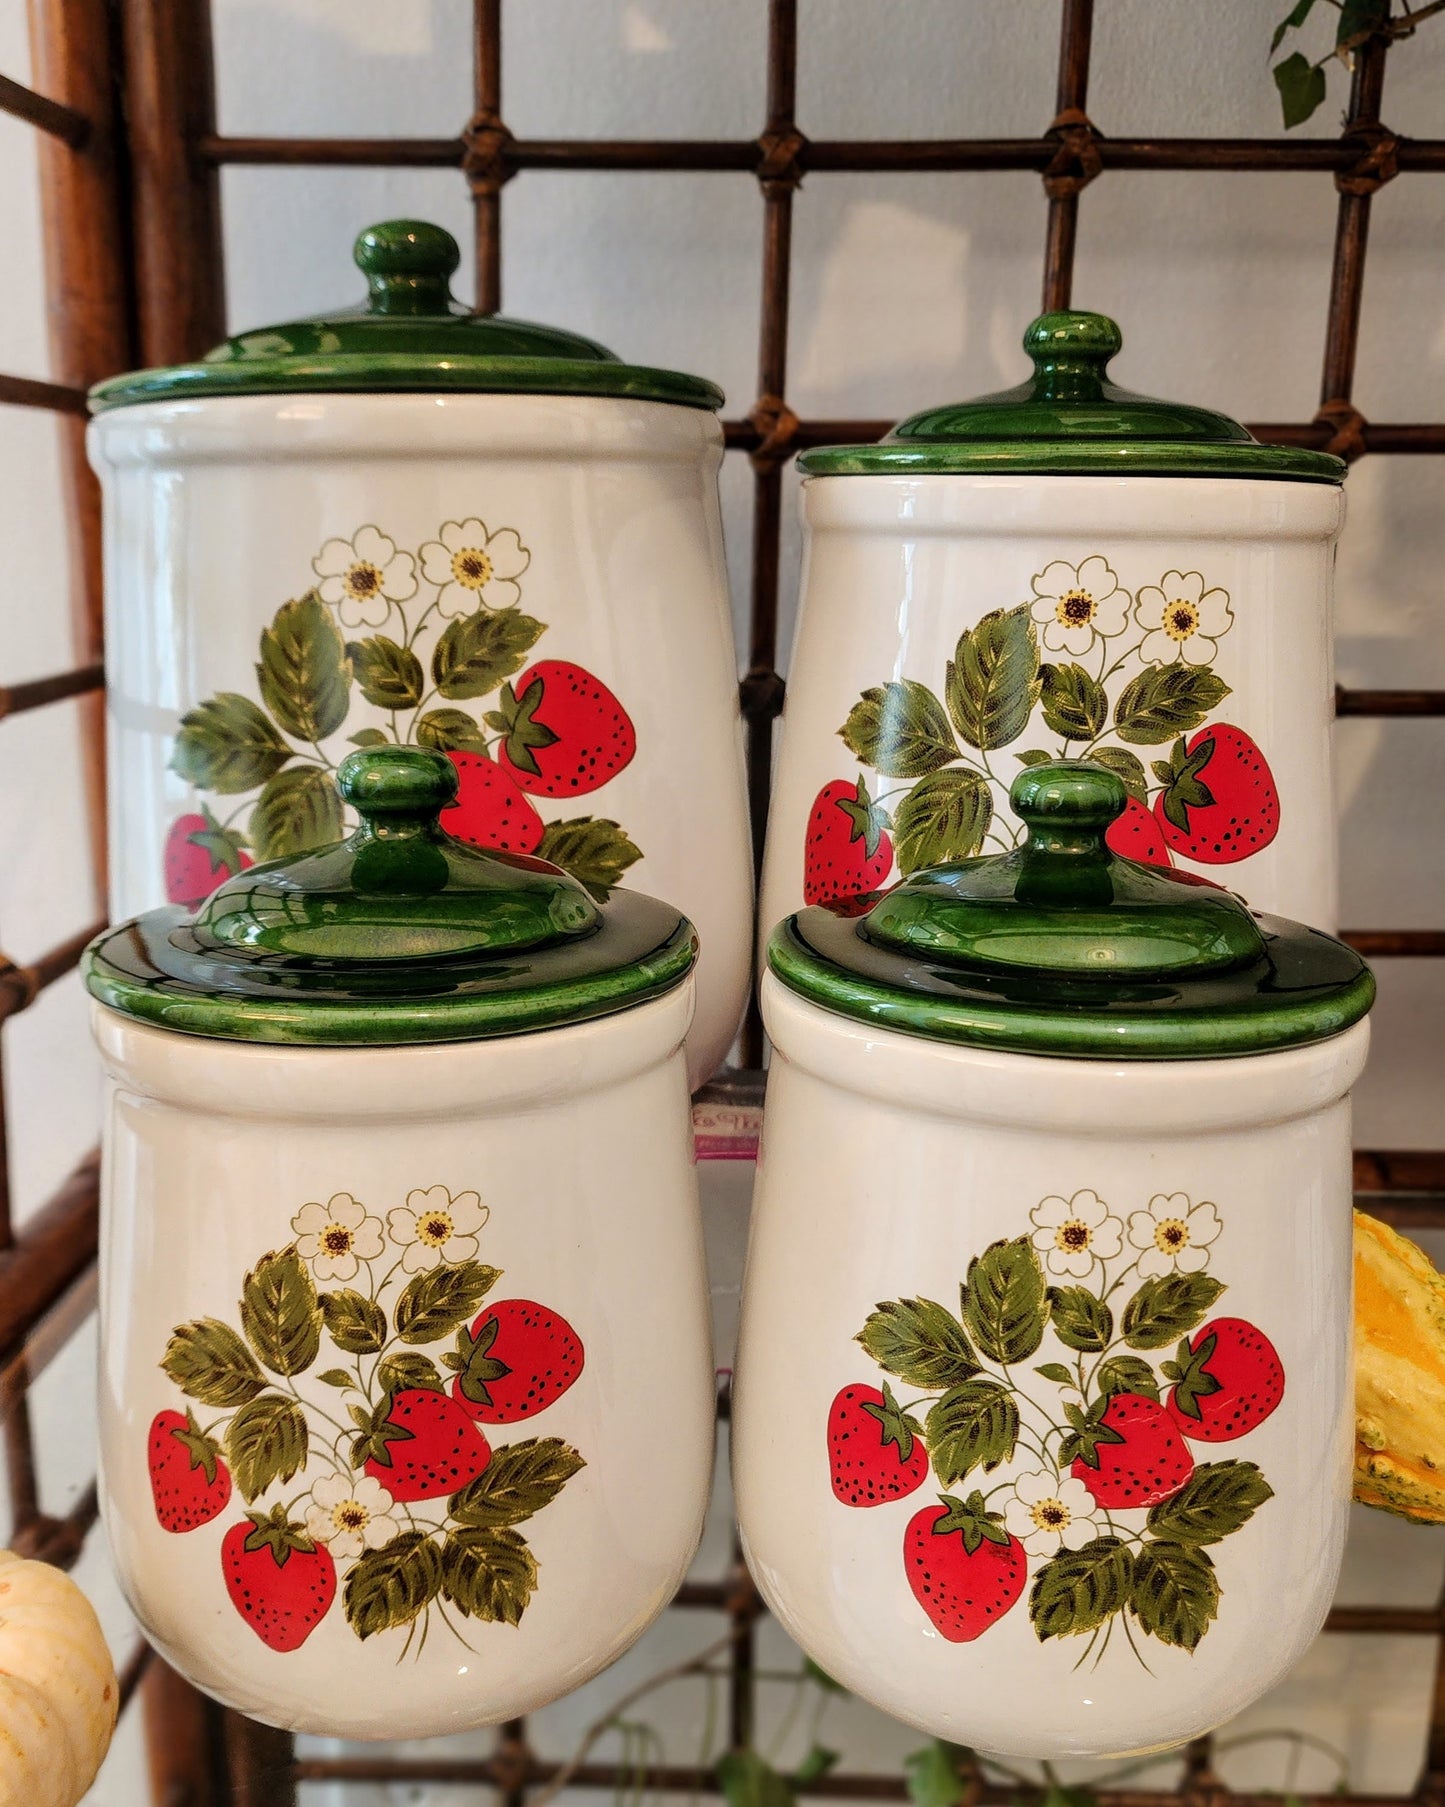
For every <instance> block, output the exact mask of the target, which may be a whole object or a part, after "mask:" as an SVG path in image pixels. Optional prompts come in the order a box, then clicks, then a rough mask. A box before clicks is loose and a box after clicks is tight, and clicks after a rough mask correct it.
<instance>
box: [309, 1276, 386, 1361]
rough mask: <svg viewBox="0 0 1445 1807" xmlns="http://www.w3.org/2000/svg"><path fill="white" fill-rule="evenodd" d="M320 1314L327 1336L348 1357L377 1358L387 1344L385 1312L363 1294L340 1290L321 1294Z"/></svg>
mask: <svg viewBox="0 0 1445 1807" xmlns="http://www.w3.org/2000/svg"><path fill="white" fill-rule="evenodd" d="M320 1303H321V1315H322V1317H323V1318H324V1319H325V1321H326V1330H327V1334H328V1335H329V1336H330V1338H331V1340H332V1342H333V1343H335V1345H336V1347H337V1348H338V1349H344V1350H345V1351H346V1353H347V1354H348V1355H376V1354H377V1353H378V1352H379V1351H380V1350H381V1349H382V1347H383V1346H384V1345H385V1343H386V1313H385V1312H384V1311H383V1310H382V1309H381V1307H380V1306H379V1305H378V1304H376V1303H375V1301H374V1300H372V1299H368V1298H367V1296H366V1295H365V1293H359V1292H353V1291H352V1290H351V1288H350V1287H343V1288H342V1290H341V1291H340V1292H334V1293H322V1295H321V1300H320Z"/></svg>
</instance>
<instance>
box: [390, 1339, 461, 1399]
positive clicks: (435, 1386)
mask: <svg viewBox="0 0 1445 1807" xmlns="http://www.w3.org/2000/svg"><path fill="white" fill-rule="evenodd" d="M376 1384H377V1386H378V1387H380V1388H381V1390H382V1392H383V1393H400V1392H401V1390H402V1389H403V1387H422V1388H424V1389H425V1390H426V1391H427V1392H428V1393H445V1392H446V1382H445V1381H444V1380H443V1379H442V1377H441V1372H440V1370H439V1369H438V1367H437V1365H436V1363H435V1362H433V1361H429V1360H428V1359H427V1357H426V1356H424V1355H413V1354H412V1353H411V1352H410V1351H409V1350H405V1349H399V1350H398V1351H397V1352H396V1354H395V1355H387V1356H383V1357H382V1359H381V1360H380V1361H379V1362H378V1363H377V1364H376Z"/></svg>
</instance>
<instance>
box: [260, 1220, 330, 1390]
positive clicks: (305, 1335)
mask: <svg viewBox="0 0 1445 1807" xmlns="http://www.w3.org/2000/svg"><path fill="white" fill-rule="evenodd" d="M241 1328H242V1330H244V1331H245V1333H246V1341H247V1342H248V1343H249V1344H250V1345H251V1347H252V1348H253V1349H254V1350H255V1351H256V1353H257V1355H259V1356H260V1358H261V1360H262V1361H263V1362H264V1363H265V1364H266V1366H267V1367H268V1368H269V1369H270V1370H271V1372H272V1373H273V1374H288V1375H289V1374H302V1373H304V1372H305V1371H306V1369H307V1368H309V1367H310V1366H311V1364H312V1362H314V1361H315V1360H316V1357H317V1354H318V1353H319V1351H320V1348H321V1307H320V1306H319V1305H318V1304H317V1302H316V1288H315V1286H314V1285H313V1284H312V1281H311V1275H310V1274H309V1273H308V1272H307V1269H306V1263H305V1262H304V1261H303V1260H302V1259H301V1257H300V1256H299V1255H298V1254H297V1253H296V1249H295V1246H294V1245H293V1246H292V1247H290V1248H285V1249H282V1250H281V1251H280V1253H279V1254H271V1255H263V1256H262V1257H261V1259H260V1260H259V1261H258V1262H257V1263H256V1265H255V1267H253V1268H252V1269H251V1271H250V1273H249V1274H247V1276H246V1279H245V1282H244V1284H243V1286H242V1289H241Z"/></svg>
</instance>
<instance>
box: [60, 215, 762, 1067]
mask: <svg viewBox="0 0 1445 1807" xmlns="http://www.w3.org/2000/svg"><path fill="white" fill-rule="evenodd" d="M356 261H357V263H358V264H359V265H360V266H361V269H362V270H363V271H364V273H365V275H366V279H367V284H368V287H369V299H368V301H367V304H366V305H365V306H364V307H362V308H360V309H358V310H354V311H350V312H347V311H338V312H336V313H334V314H332V315H328V316H326V317H323V318H317V319H310V320H301V321H296V322H291V323H288V324H284V325H278V326H273V327H268V328H265V329H264V330H257V331H253V332H248V333H243V334H242V335H241V336H239V337H238V338H234V339H231V340H229V341H227V342H226V343H224V344H222V345H220V346H218V347H217V348H216V349H215V350H214V351H213V352H211V353H210V354H209V356H207V357H206V358H204V359H202V360H201V361H200V362H198V363H195V364H187V365H182V366H180V367H177V368H174V369H164V370H148V371H140V372H137V373H134V374H131V375H128V376H121V377H117V378H115V379H113V380H112V381H109V382H106V383H103V384H101V385H100V386H99V388H97V389H96V390H95V391H94V392H93V394H92V397H91V405H92V409H93V411H94V413H95V419H94V421H93V423H92V425H91V428H90V441H89V447H90V457H91V461H92V463H93V464H94V466H95V469H96V471H97V472H98V474H99V476H100V479H101V483H102V488H103V491H104V505H105V530H104V547H105V590H106V609H107V625H106V648H107V660H108V670H107V684H108V694H109V710H110V716H109V722H110V727H109V733H110V770H111V772H112V773H113V774H114V782H113V783H112V786H111V802H110V809H111V820H110V848H111V885H110V891H111V898H110V901H111V913H112V916H113V917H114V918H117V919H118V918H120V917H124V916H129V915H132V914H134V913H135V912H137V911H140V910H145V909H150V908H151V907H153V906H155V905H157V904H159V903H161V902H162V901H165V900H168V901H170V902H171V903H186V904H191V905H194V904H196V903H198V902H199V901H200V900H201V899H202V898H203V897H204V896H205V895H206V893H207V892H208V891H209V890H210V889H212V888H213V887H214V886H215V884H217V883H218V882H219V881H220V880H221V879H223V878H224V877H226V876H227V875H228V874H230V873H233V872H235V871H236V870H237V869H238V868H239V867H241V866H243V865H244V864H245V863H246V862H247V861H248V860H251V859H256V860H265V859H269V858H273V857H277V856H280V855H283V854H287V853H292V852H297V851H300V850H301V849H303V848H305V847H308V846H313V845H319V844H322V843H324V842H325V841H327V840H329V839H332V838H334V837H335V836H336V835H337V834H339V833H340V832H341V831H342V827H343V822H342V817H341V815H340V814H339V812H338V808H337V804H336V798H335V793H334V790H333V789H332V786H331V784H330V781H329V779H328V776H327V770H326V768H327V766H328V764H333V765H334V764H335V762H336V761H338V760H340V759H341V758H342V757H343V755H344V754H345V753H346V752H347V751H348V750H349V748H350V747H351V746H363V745H366V744H369V743H371V742H373V741H377V740H379V739H380V738H381V737H383V736H384V737H385V738H386V739H388V740H391V739H400V740H402V741H407V742H416V743H419V744H421V745H424V746H429V747H434V748H440V749H442V750H444V751H448V752H451V753H453V754H454V755H455V757H456V760H457V764H458V766H459V769H460V775H461V796H460V800H459V803H458V807H457V809H456V811H455V812H454V813H453V815H452V816H451V817H450V818H449V819H448V823H447V826H448V828H449V829H450V830H451V831H452V832H453V833H455V834H458V835H460V836H461V837H462V838H464V839H466V840H469V841H472V842H473V843H475V844H480V845H491V846H497V847H501V848H503V849H505V850H507V851H510V852H516V853H537V854H540V855H542V856H543V857H545V858H547V859H550V860H554V861H555V862H556V863H557V864H559V865H561V866H563V867H565V868H566V869H567V870H568V871H570V872H571V873H572V874H573V875H574V876H575V877H577V878H579V879H580V880H581V881H582V882H583V883H584V884H586V885H588V886H589V887H591V888H592V889H593V890H594V892H595V893H597V894H599V895H600V894H602V893H604V892H605V891H606V890H607V889H609V888H610V887H611V886H612V885H613V884H615V883H617V882H619V881H621V882H622V883H624V884H627V885H635V886H636V887H637V888H638V889H640V890H644V891H647V892H650V893H652V894H654V895H656V896H659V897H665V898H667V899H669V900H670V901H673V902H676V903H677V904H678V905H679V907H680V908H681V909H683V910H685V911H686V912H687V914H688V916H689V917H690V918H691V919H692V921H694V922H695V923H696V924H697V928H698V932H699V935H700V938H701V942H702V949H703V952H702V956H701V960H700V964H699V967H698V1009H697V1016H696V1020H695V1023H694V1027H693V1030H692V1032H691V1035H690V1039H689V1065H690V1069H691V1074H692V1078H693V1081H694V1084H696V1083H700V1082H701V1080H702V1079H703V1078H705V1077H706V1076H707V1075H708V1074H709V1073H710V1072H711V1071H712V1070H713V1069H714V1067H715V1066H716V1065H717V1064H718V1062H719V1061H720V1060H721V1059H722V1057H723V1054H724V1053H725V1051H726V1049H727V1047H728V1045H729V1043H730V1042H731V1040H732V1038H733V1034H734V1032H735V1030H736V1028H737V1024H738V1020H739V1018H740V1016H741V1014H742V1010H743V1005H744V1002H745V999H746V994H747V985H748V968H749V959H750V949H751V942H752V935H753V927H752V906H753V896H752V888H751V885H750V882H749V875H750V871H751V866H750V857H751V856H750V841H749V830H748V823H747V811H746V804H745V797H744V786H743V768H742V752H741V727H740V717H739V710H738V689H737V664H736V656H735V653H734V650H733V636H732V629H731V623H730V616H729V606H728V593H727V582H726V575H725V571H724V567H723V547H722V530H721V520H720V515H719V508H718V496H717V473H718V468H719V465H720V463H721V459H722V447H723V436H722V428H721V425H720V424H719V421H718V419H717V416H716V413H715V410H716V409H717V408H718V407H719V406H720V405H721V402H722V396H721V393H720V392H719V391H718V390H717V389H716V388H714V387H713V385H712V384H711V383H707V382H703V381H701V380H699V379H697V378H695V377H689V376H682V375H679V374H677V373H675V372H672V371H667V370H653V369H645V368H641V367H638V366H634V365H628V364H623V363H620V362H619V361H618V360H617V358H616V357H615V356H614V355H613V354H612V353H611V352H609V351H608V350H607V349H606V348H605V347H604V346H601V345H598V344H596V343H595V342H593V341H592V340H590V339H585V338H582V337H580V336H579V335H577V334H575V333H570V332H563V331H559V330H557V329H555V328H552V327H545V326H537V325H532V324H529V323H527V322H524V321H518V320H509V319H503V318H485V317H481V316H478V315H473V314H471V313H469V312H467V310H466V309H465V308H463V307H461V306H460V305H459V304H458V303H456V302H455V301H453V300H452V298H451V296H450V293H449V289H448V280H447V279H448V276H449V275H450V273H451V272H452V271H453V270H454V269H455V268H456V265H457V261H458V251H457V246H456V244H455V242H454V240H453V239H452V238H451V237H450V235H449V234H447V233H446V232H444V231H442V230H441V229H440V228H439V227H436V226H429V225H426V224H423V223H420V222H417V221H409V220H397V221H391V222H389V223H387V224H384V225H380V226H375V227H372V228H371V229H370V230H368V231H366V232H364V233H363V234H362V235H361V237H360V238H359V239H358V241H357V244H356Z"/></svg>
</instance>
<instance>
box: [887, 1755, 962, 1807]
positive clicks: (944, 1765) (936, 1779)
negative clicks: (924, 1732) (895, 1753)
mask: <svg viewBox="0 0 1445 1807" xmlns="http://www.w3.org/2000/svg"><path fill="white" fill-rule="evenodd" d="M903 1768H904V1772H905V1775H906V1777H907V1782H908V1798H909V1800H910V1801H912V1802H913V1807H960V1803H961V1802H963V1801H966V1800H969V1799H971V1798H972V1797H973V1796H974V1794H975V1792H976V1790H977V1787H978V1776H977V1766H976V1764H975V1762H974V1757H973V1752H972V1751H970V1750H968V1749H966V1748H965V1747H964V1746H963V1745H961V1744H946V1743H945V1742H944V1740H943V1739H942V1738H935V1739H934V1740H933V1742H932V1743H931V1744H925V1745H924V1747H923V1749H922V1750H921V1751H914V1752H912V1753H911V1754H910V1755H909V1756H907V1757H905V1758H904V1759H903Z"/></svg>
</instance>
